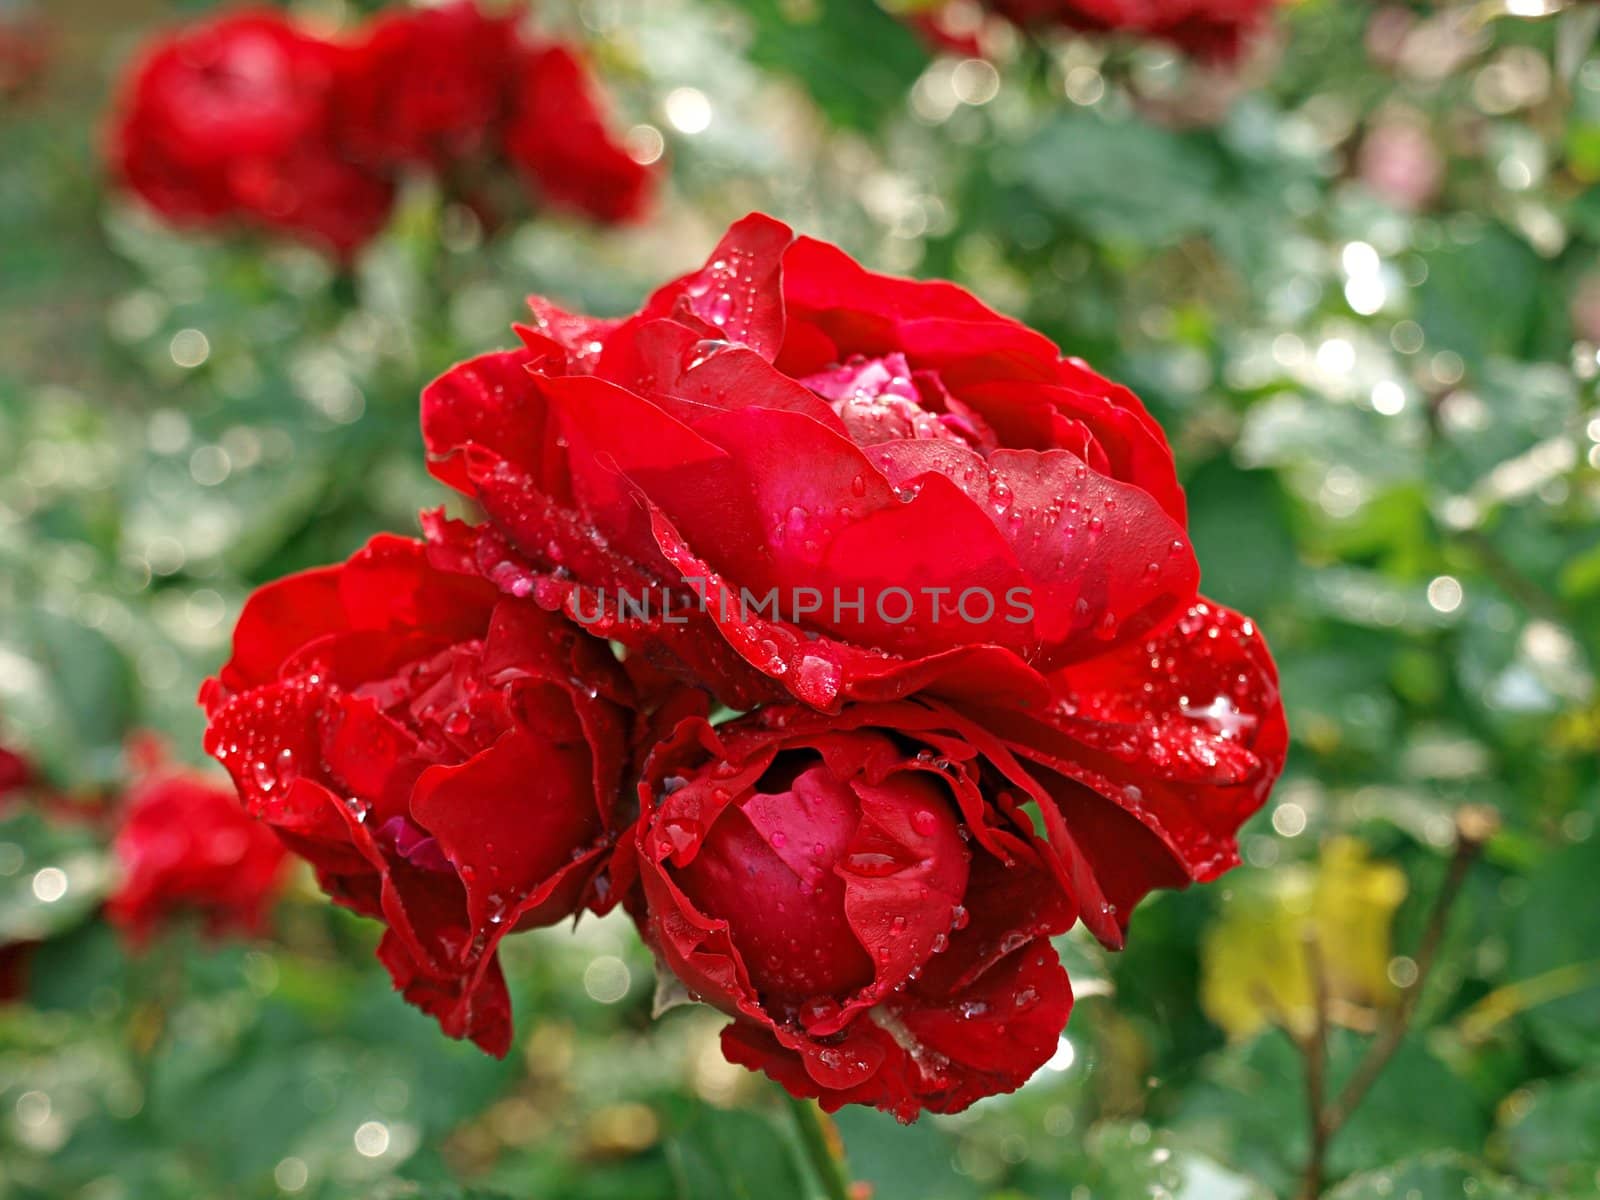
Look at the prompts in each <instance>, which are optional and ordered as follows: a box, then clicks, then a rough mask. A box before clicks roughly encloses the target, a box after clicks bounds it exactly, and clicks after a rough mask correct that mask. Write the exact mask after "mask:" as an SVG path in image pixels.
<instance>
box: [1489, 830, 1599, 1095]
mask: <svg viewBox="0 0 1600 1200" xmlns="http://www.w3.org/2000/svg"><path fill="white" fill-rule="evenodd" d="M1597 871H1600V843H1596V842H1592V841H1591V842H1580V843H1578V844H1576V845H1572V846H1568V847H1566V848H1565V849H1564V850H1561V851H1560V852H1558V853H1556V854H1554V855H1552V856H1551V857H1549V858H1547V859H1546V860H1545V861H1544V862H1543V863H1542V864H1541V866H1540V867H1539V869H1538V870H1537V871H1535V872H1534V873H1533V877H1532V878H1531V879H1530V880H1529V882H1528V898H1527V900H1526V901H1525V902H1524V903H1523V905H1522V908H1521V911H1520V913H1519V914H1518V916H1517V920H1516V925H1515V927H1514V930H1515V931H1514V933H1513V935H1512V936H1511V938H1510V943H1511V956H1510V970H1509V976H1510V979H1511V980H1513V981H1515V980H1523V979H1533V978H1536V977H1538V976H1541V975H1544V974H1546V973H1547V972H1550V971H1555V970H1558V969H1560V968H1563V967H1568V966H1571V965H1572V964H1575V963H1584V962H1595V961H1597V960H1600V923H1596V922H1595V921H1591V920H1574V919H1573V917H1572V914H1573V913H1574V912H1577V911H1581V910H1582V909H1583V907H1584V906H1585V905H1586V904H1588V903H1589V898H1590V897H1591V896H1592V894H1593V891H1594V881H1595V875H1596V872H1597ZM1523 1021H1524V1022H1525V1023H1526V1024H1527V1027H1528V1028H1529V1030H1531V1031H1532V1033H1533V1036H1534V1037H1535V1038H1537V1039H1538V1041H1539V1043H1540V1044H1541V1045H1542V1046H1543V1047H1544V1048H1545V1049H1546V1050H1548V1051H1549V1052H1550V1053H1551V1054H1553V1055H1555V1056H1556V1057H1557V1058H1559V1059H1561V1060H1562V1061H1564V1062H1567V1063H1570V1064H1572V1065H1573V1066H1580V1065H1585V1064H1588V1063H1592V1062H1594V1061H1596V1058H1597V1056H1600V981H1596V982H1594V983H1592V984H1591V985H1590V986H1589V987H1586V988H1583V989H1581V990H1579V991H1576V992H1572V993H1570V994H1568V995H1564V996H1561V997H1559V998H1557V999H1554V1000H1551V1001H1549V1002H1548V1003H1546V1004H1541V1005H1539V1006H1537V1007H1535V1008H1533V1009H1530V1010H1529V1011H1528V1012H1527V1013H1526V1014H1525V1016H1524V1017H1523Z"/></svg>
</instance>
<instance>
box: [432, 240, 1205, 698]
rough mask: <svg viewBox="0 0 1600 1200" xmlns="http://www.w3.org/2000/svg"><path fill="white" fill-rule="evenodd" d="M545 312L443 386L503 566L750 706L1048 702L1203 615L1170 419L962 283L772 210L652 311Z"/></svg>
mask: <svg viewBox="0 0 1600 1200" xmlns="http://www.w3.org/2000/svg"><path fill="white" fill-rule="evenodd" d="M532 303H533V306H534V314H535V327H534V328H526V329H521V330H519V332H520V333H521V335H522V337H523V339H524V341H525V343H526V348H525V349H524V350H521V351H514V352H506V353H500V354H493V355H485V356H483V357H481V358H478V359H475V360H473V361H471V362H468V363H465V364H463V365H461V366H459V367H457V368H456V369H454V370H453V371H451V372H449V373H448V374H446V375H445V376H444V377H442V378H441V379H439V380H437V381H436V382H435V383H434V384H433V385H431V386H430V387H429V388H428V390H427V391H426V392H425V393H424V395H423V428H424V434H425V437H426V440H427V444H428V448H429V451H430V453H431V455H432V457H433V470H434V473H435V474H436V475H437V476H438V477H439V478H440V479H441V480H443V481H444V482H445V483H447V484H449V485H450V486H452V487H455V488H457V489H458V490H460V491H462V492H463V493H465V494H466V495H468V496H471V497H473V498H474V499H476V500H477V501H478V502H479V503H480V504H481V506H482V507H483V509H484V510H485V512H486V514H487V518H488V519H487V521H486V522H485V524H484V525H482V526H480V527H479V529H478V532H477V536H478V538H479V543H480V544H479V547H478V550H477V556H478V558H479V561H480V568H481V569H482V570H483V571H484V572H485V573H486V574H487V575H488V576H489V577H491V578H493V579H495V580H496V581H497V583H498V584H499V585H500V586H501V587H502V588H503V589H506V590H508V591H510V592H512V593H513V594H522V595H536V598H537V599H539V600H540V602H541V603H544V604H547V605H549V606H552V607H556V606H563V607H564V608H565V610H566V611H567V613H568V614H569V615H571V616H573V617H574V618H575V619H577V620H580V621H582V622H583V623H585V624H586V625H589V626H590V627H591V629H592V630H593V631H594V632H595V633H597V634H599V635H602V636H606V637H608V638H613V639H615V640H617V641H619V642H622V643H623V644H624V645H626V646H628V647H629V649H630V650H633V651H636V652H638V653H640V654H642V655H643V656H645V657H646V658H648V659H649V660H650V661H652V662H655V663H657V664H659V665H662V666H665V667H671V668H675V669H677V670H678V671H679V672H680V673H681V674H682V675H684V676H686V677H687V678H689V679H690V680H693V681H695V682H699V683H703V684H704V685H706V686H709V687H711V688H712V689H713V690H714V691H715V692H716V693H717V695H718V696H719V697H721V698H722V699H723V700H725V701H726V702H727V703H729V704H730V705H732V706H733V707H736V708H748V707H750V706H751V705H753V704H755V703H758V702H761V701H762V700H770V699H779V698H783V697H786V696H792V697H794V698H797V699H799V700H801V701H803V702H805V703H807V704H809V705H812V706H813V707H817V708H825V709H826V708H836V707H837V706H838V705H840V704H841V703H843V702H844V701H846V700H883V699H892V698H895V697H897V696H901V695H905V694H908V693H910V692H912V691H914V690H919V689H929V688H933V689H936V690H938V691H940V692H941V693H944V694H951V695H959V694H964V693H970V694H982V695H985V696H990V697H994V696H997V695H999V696H1005V697H1008V698H1011V699H1015V700H1023V701H1031V702H1034V703H1038V704H1043V703H1045V702H1046V701H1047V700H1048V693H1047V689H1046V687H1045V685H1044V683H1043V681H1042V679H1041V677H1040V672H1047V671H1052V670H1056V669H1060V668H1063V667H1066V666H1069V665H1071V664H1073V663H1077V662H1083V661H1086V660H1089V659H1091V658H1094V657H1097V656H1100V655H1102V654H1105V653H1107V652H1110V651H1114V650H1117V649H1118V648H1120V647H1124V646H1128V645H1132V644H1135V643H1137V642H1138V641H1139V640H1140V639H1142V638H1144V637H1145V636H1147V635H1148V634H1150V633H1152V632H1154V631H1156V630H1157V629H1159V628H1161V627H1162V626H1164V625H1165V624H1168V623H1170V621H1171V620H1173V619H1175V618H1176V617H1177V615H1178V614H1179V613H1181V612H1182V611H1183V610H1184V608H1185V607H1186V606H1187V605H1188V604H1190V603H1191V602H1192V601H1193V600H1194V596H1195V587H1196V583H1197V579H1198V567H1197V565H1196V563H1195V558H1194V554H1193V551H1192V550H1191V548H1190V546H1189V543H1188V540H1187V537H1186V535H1185V527H1184V521H1185V508H1184V498H1183V493H1182V490H1181V489H1180V488H1179V486H1178V482H1177V477H1176V474H1175V471H1174V468H1173V461H1172V454H1171V451H1170V450H1169V448H1168V447H1167V444H1166V441H1165V439H1164V438H1163V436H1162V434H1161V430H1160V428H1159V426H1157V425H1156V423H1155V422H1154V421H1153V420H1152V419H1151V417H1150V415H1149V414H1148V413H1147V412H1146V411H1145V409H1144V407H1143V406H1142V405H1141V404H1140V403H1139V401H1138V400H1137V399H1136V398H1135V397H1134V396H1133V394H1132V393H1130V392H1129V391H1127V390H1126V389H1125V388H1122V387H1119V386H1117V385H1116V384H1113V383H1111V382H1110V381H1108V380H1106V379H1104V378H1102V377H1101V376H1099V375H1097V374H1095V373H1094V372H1093V371H1092V370H1090V369H1089V368H1088V367H1087V366H1086V365H1085V364H1084V363H1082V362H1081V361H1080V360H1077V359H1070V358H1062V357H1061V355H1060V352H1059V351H1058V350H1057V348H1056V347H1055V346H1054V345H1053V344H1051V343H1050V342H1049V341H1048V340H1047V339H1046V338H1044V337H1043V336H1041V335H1040V334H1038V333H1035V332H1034V331H1032V330H1030V329H1028V328H1026V327H1024V326H1023V325H1020V324H1018V323H1017V322H1015V321H1012V320H1010V319H1008V318H1006V317H1003V316H1000V315H999V314H998V313H995V312H993V311H992V310H990V309H988V308H987V307H985V306H984V305H983V304H981V303H980V302H979V301H978V300H976V299H975V298H974V297H972V296H971V295H969V294H968V293H966V292H964V291H962V290H961V289H960V288H958V287H955V286H954V285H952V284H948V283H918V282H913V281H910V280H903V279H894V278H890V277H886V276H882V275H875V274H872V273H871V272H868V271H866V270H864V269H863V268H862V267H860V266H859V265H858V264H856V263H855V262H853V261H851V260H850V259H849V258H848V257H846V256H845V255H844V254H843V253H842V252H841V251H839V250H837V249H835V248H834V247H832V246H828V245H825V244H824V243H821V242H817V241H813V240H811V239H809V238H798V239H797V238H795V237H794V235H793V233H792V232H791V231H790V230H789V229H788V227H787V226H784V225H782V224H780V223H779V222H777V221H774V220H772V219H770V218H768V217H763V216H751V217H747V218H745V219H744V220H742V221H740V222H738V223H737V224H736V225H735V226H734V227H733V228H732V229H731V230H730V231H729V232H728V234H727V236H726V237H724V238H723V240H722V243H721V244H720V245H719V246H718V247H717V249H716V250H715V251H714V252H713V254H712V255H711V258H710V261H709V262H708V263H707V264H706V266H705V267H704V268H703V269H701V270H699V271H696V272H694V273H692V274H690V275H687V276H685V277H684V278H682V279H679V280H676V281H674V282H672V283H669V284H667V285H666V286H665V287H663V288H662V289H661V290H659V291H658V292H656V293H655V294H654V295H653V296H652V297H651V298H650V299H649V300H648V302H647V303H646V304H645V306H644V308H643V310H642V311H641V312H640V313H639V314H637V315H636V316H634V317H631V318H628V319H627V320H623V321H616V320H595V319H590V318H586V317H579V316H573V315H571V314H567V313H563V312H560V311H559V310H557V309H555V308H553V307H551V306H550V305H548V304H546V303H545V302H543V301H538V300H535V301H533V302H532ZM641 593H643V600H644V603H643V604H642V605H641V603H640V599H641Z"/></svg>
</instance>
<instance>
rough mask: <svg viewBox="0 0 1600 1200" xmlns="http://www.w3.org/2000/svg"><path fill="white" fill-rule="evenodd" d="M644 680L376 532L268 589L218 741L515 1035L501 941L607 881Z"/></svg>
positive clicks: (256, 802) (416, 944)
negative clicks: (322, 565) (631, 691)
mask: <svg viewBox="0 0 1600 1200" xmlns="http://www.w3.org/2000/svg"><path fill="white" fill-rule="evenodd" d="M627 693H628V684H627V681H626V679H625V678H624V677H623V676H622V675H621V671H620V668H619V667H618V666H617V664H616V662H615V661H614V660H613V658H612V657H611V655H610V653H609V651H608V650H607V648H606V646H605V644H604V643H603V642H599V641H596V640H594V639H591V638H588V637H587V636H585V635H584V634H582V633H581V632H579V631H577V630H576V629H575V628H573V627H572V626H570V625H569V624H567V623H566V622H564V621H563V620H561V619H560V618H558V617H555V616H552V615H551V614H549V613H546V612H544V611H542V610H541V609H539V608H538V607H537V606H536V605H533V604H530V603H526V602H523V601H519V600H516V599H508V598H505V597H503V596H501V595H500V594H499V593H498V592H497V591H496V589H495V588H494V587H493V586H492V585H490V584H488V583H486V582H485V581H484V580H482V579H481V578H479V577H478V576H477V575H476V574H473V573H468V572H467V571H466V569H465V568H464V567H463V566H462V565H461V564H458V563H456V562H453V561H452V559H451V555H450V552H449V550H448V549H447V548H445V547H442V546H437V545H436V546H433V547H426V546H424V545H422V544H421V543H417V542H413V541H409V540H406V539H403V538H395V537H379V538H376V539H374V540H373V541H372V542H371V543H370V544H369V545H368V546H367V547H366V548H365V549H364V550H362V551H360V552H359V553H357V554H356V555H355V556H354V557H352V558H351V559H350V560H349V561H348V562H347V563H345V564H344V565H343V566H340V567H330V568H326V569H323V570H316V571H308V572H306V573H304V574H301V575H296V576H292V577H290V578H288V579H284V580H282V581H280V582H278V583H275V584H272V585H270V586H268V587H265V588H263V589H261V590H260V591H258V592H257V593H256V594H255V595H254V596H252V597H251V599H250V601H249V603H248V604H247V605H246V606H245V609H244V612H243V614H242V615H241V617H240V619H239V625H238V627H237V629H236V630H235V633H234V653H233V658H232V660H231V661H230V662H229V663H228V664H227V666H225V667H224V668H223V670H222V672H221V674H220V675H219V677H218V678H217V679H214V680H212V681H210V682H209V683H208V684H207V685H206V686H205V688H204V689H203V690H202V693H201V701H202V703H203V705H204V706H205V708H206V711H207V713H208V715H209V718H210V727H209V729H208V730H207V733H206V749H207V751H208V752H209V753H211V754H212V755H214V756H215V757H216V758H217V759H218V761H220V762H221V763H222V764H223V765H224V766H226V767H227V768H228V770H229V772H230V773H231V774H232V776H233V779H234V782H235V784H236V785H237V787H238V790H239V795H240V798H241V799H242V800H243V802H244V804H245V806H246V807H247V808H248V809H249V810H250V811H251V812H252V813H255V814H256V815H258V816H259V817H261V818H262V819H263V820H265V821H266V822H267V824H269V825H271V826H272V827H273V829H275V830H276V831H277V833H278V834H279V836H280V837H282V838H283V840H284V841H285V843H287V844H288V846H289V847H290V848H291V849H292V850H294V851H295V852H296V853H298V854H300V855H301V856H302V857H304V858H306V859H307V860H308V861H309V862H310V863H311V865H312V867H313V868H315V870H316V873H317V878H318V880H319V882H320V883H321V885H322V887H323V888H324V890H325V891H327V892H328V894H329V895H330V896H331V897H333V899H334V900H336V901H337V902H338V903H341V904H343V905H345V906H347V907H349V908H352V909H354V910H355V911H357V912H359V913H363V914H365V915H367V916H372V917H377V918H379V919H381V920H383V921H384V922H385V923H386V924H387V926H388V929H387V931H386V932H385V934H384V936H383V940H382V943H381V944H380V946H379V949H378V954H379V957H380V958H381V959H382V960H383V962H384V964H385V966H387V967H388V969H389V971H390V973H391V975H392V976H393V978H394V981H395V986H396V987H397V988H400V989H401V990H403V991H404V993H405V996H406V999H407V1000H409V1001H411V1003H413V1004H416V1005H418V1006H419V1007H421V1008H422V1009H424V1010H425V1011H427V1012H429V1013H431V1014H432V1015H433V1016H435V1017H436V1018H438V1020H439V1023H440V1025H441V1026H442V1027H443V1028H444V1030H445V1032H446V1033H448V1034H450V1035H451V1036H453V1037H470V1038H472V1039H473V1040H474V1041H475V1042H477V1043H478V1044H479V1045H480V1046H482V1047H483V1048H484V1049H485V1050H488V1051H490V1052H491V1053H494V1054H504V1053H505V1051H506V1049H507V1047H508V1046H509V1045H510V1038H511V1014H510V1001H509V997H508V995H507V993H506V988H505V982H504V979H503V977H502V975H501V972H500V966H499V961H498V957H497V954H496V948H497V947H498V945H499V943H500V939H501V938H502V937H504V936H505V935H506V934H507V933H509V932H511V931H512V930H514V929H525V928H530V927H533V926H537V925H549V924H552V923H554V922H556V921H559V920H561V919H563V918H565V917H568V916H571V915H572V914H574V913H576V912H577V911H579V910H580V909H582V908H584V907H591V908H595V909H597V910H604V909H605V908H607V907H609V905H610V903H611V901H610V897H609V892H608V889H607V888H606V881H605V880H604V879H603V878H601V877H600V872H601V869H602V868H603V867H604V865H605V864H606V860H607V857H608V855H609V849H610V845H611V843H612V841H613V840H614V837H615V835H616V832H617V830H618V827H619V818H618V814H617V812H616V805H617V798H618V795H619V784H620V780H619V773H620V771H621V769H622V763H623V758H624V750H625V749H626V747H625V733H626V730H625V726H624V717H625V715H626V714H625V711H624V709H623V708H622V707H621V705H622V703H624V702H625V701H626V699H627Z"/></svg>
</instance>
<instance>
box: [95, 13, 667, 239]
mask: <svg viewBox="0 0 1600 1200" xmlns="http://www.w3.org/2000/svg"><path fill="white" fill-rule="evenodd" d="M518 24H519V16H518V15H517V14H515V13H510V14H506V15H502V16H491V15H488V14H486V13H484V12H483V11H481V10H480V9H479V8H478V6H477V4H476V3H474V0H457V2H456V3H452V4H448V5H443V6H435V7H427V8H420V9H412V10H397V11H394V12H390V13H385V14H383V15H381V16H378V17H376V18H375V19H374V20H373V21H372V23H371V24H370V25H368V26H367V27H366V28H365V29H364V30H360V31H358V32H357V33H356V34H355V37H354V40H353V41H348V42H335V41H328V40H325V39H322V38H318V37H314V36H312V35H310V34H308V33H305V32H303V31H301V30H300V29H299V28H297V27H296V26H295V25H293V24H292V23H291V22H290V21H289V20H288V19H287V18H286V17H285V16H283V15H282V14H280V13H277V12H273V11H270V10H263V11H259V12H257V11H246V12H240V13H236V14H233V15H231V16H224V17H221V18H218V19H216V20H213V21H210V22H206V23H202V24H197V25H193V26H190V27H188V28H186V29H183V30H180V31H178V32H177V33H175V34H173V35H171V36H169V37H167V38H164V39H161V40H159V41H157V42H156V43H155V44H154V45H152V46H151V47H150V48H149V49H148V50H147V51H146V53H145V55H144V57H143V58H142V60H141V61H140V62H139V63H138V65H137V66H136V67H135V68H134V69H133V71H132V72H131V74H130V76H129V78H128V79H127V81H126V82H125V84H124V86H123V89H122V95H121V98H120V100H119V101H118V104H117V106H116V108H115V111H114V115H113V121H112V129H111V134H110V149H109V157H110V160H111V165H112V169H113V172H114V173H115V175H116V176H117V178H118V179H119V180H120V181H121V182H122V183H124V184H125V185H126V186H127V187H128V188H130V189H131V190H132V191H133V192H135V193H136V194H138V195H139V196H140V197H141V198H142V199H143V200H144V201H145V202H146V203H147V204H149V205H150V207H151V208H153V209H154V210H155V211H156V212H157V213H158V214H160V215H161V216H162V217H163V218H164V219H166V220H168V221H170V222H173V223H175V224H179V225H209V224H216V223H219V222H222V221H224V220H229V219H234V220H242V221H244V222H246V223H250V224H254V225H257V226H259V227H262V228H265V229H269V230H275V231H278V232H281V233H286V234H290V235H293V236H296V237H299V238H301V239H302V240H304V241H307V242H310V243H312V244H313V245H316V246H318V247H320V248H322V249H324V250H326V251H328V252H330V253H332V254H334V255H337V256H339V257H344V258H348V257H349V256H350V255H351V254H353V253H354V252H355V251H357V250H359V249H360V248H361V246H362V245H364V244H365V243H366V242H367V241H369V240H370V239H371V238H372V237H373V236H375V235H376V234H377V233H378V232H379V231H380V230H381V229H382V228H383V226H384V225H385V224H386V223H387V221H388V218H389V213H390V210H391V208H392V206H393V202H394V196H395V189H396V184H397V182H398V180H399V177H400V175H401V173H402V172H403V171H405V170H428V171H432V172H434V173H436V174H437V175H439V176H440V178H441V181H442V183H443V185H444V187H445V188H446V190H447V191H450V192H458V193H460V195H461V196H462V197H463V198H464V199H466V200H467V201H468V202H469V203H471V202H477V201H480V200H481V198H482V197H481V195H480V192H481V189H482V188H483V186H484V184H485V176H486V174H487V173H489V172H492V170H493V169H494V168H495V167H496V166H497V165H499V166H503V167H504V168H508V169H513V170H515V171H516V172H517V173H519V174H521V175H522V176H523V177H524V179H525V180H526V181H527V182H528V183H529V184H530V185H531V187H532V189H533V191H534V192H535V193H536V195H537V196H538V197H539V198H540V199H542V200H544V201H546V202H548V203H550V204H551V205H553V206H555V207H558V208H565V209H569V210H573V211H577V212H581V213H583V214H586V215H588V216H589V217H591V218H593V219H595V220H599V221H624V220H629V219H632V218H635V217H637V216H639V215H641V214H642V213H643V211H644V210H645V207H646V203H647V201H648V197H649V194H650V190H651V184H652V181H653V179H654V173H653V172H652V171H650V170H649V169H648V168H646V167H644V166H642V165H640V164H639V163H637V162H635V161H634V160H633V159H632V158H631V157H630V156H629V155H628V153H627V151H626V150H625V149H624V148H623V147H622V146H621V144H620V143H618V142H617V141H616V140H615V139H614V138H613V137H612V136H611V133H610V131H609V129H608V127H607V125H606V122H605V120H604V118H603V116H602V113H601V110H600V106H599V104H598V102H597V100H596V98H595V87H594V84H593V82H592V80H591V79H590V77H589V74H588V72H587V70H586V69H585V68H584V67H583V66H582V64H581V63H580V61H579V60H578V58H577V57H576V55H575V54H574V53H573V52H572V51H571V50H569V49H567V48H566V47H564V46H560V45H555V44H545V43H538V42H531V41H528V40H526V39H524V38H522V37H521V36H519V33H518Z"/></svg>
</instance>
